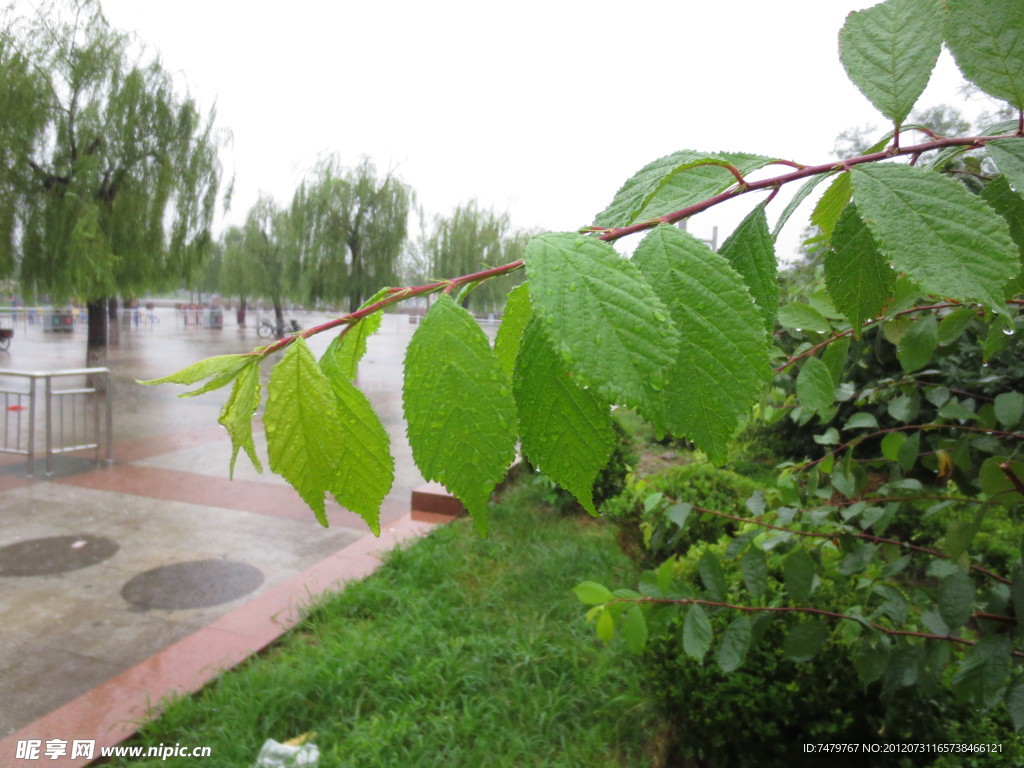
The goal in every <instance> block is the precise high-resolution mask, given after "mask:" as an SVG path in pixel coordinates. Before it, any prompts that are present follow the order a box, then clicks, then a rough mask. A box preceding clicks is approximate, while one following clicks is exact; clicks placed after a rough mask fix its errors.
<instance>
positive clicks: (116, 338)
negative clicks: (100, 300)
mask: <svg viewBox="0 0 1024 768" xmlns="http://www.w3.org/2000/svg"><path fill="white" fill-rule="evenodd" d="M117 310H118V306H117V297H116V296H111V297H110V298H109V299H107V341H106V343H105V346H108V347H109V346H111V345H114V346H117V344H118V342H120V340H121V323H120V322H119V315H120V313H119V312H118V311H117ZM106 355H107V353H106V350H104V352H103V359H104V363H103V365H106Z"/></svg>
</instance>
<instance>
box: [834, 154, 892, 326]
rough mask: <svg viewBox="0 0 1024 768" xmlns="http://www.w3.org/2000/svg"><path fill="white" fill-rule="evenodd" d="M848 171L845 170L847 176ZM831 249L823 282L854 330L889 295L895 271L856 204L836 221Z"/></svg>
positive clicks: (890, 297) (873, 312)
mask: <svg viewBox="0 0 1024 768" xmlns="http://www.w3.org/2000/svg"><path fill="white" fill-rule="evenodd" d="M849 175H850V174H844V176H846V177H847V178H848V177H849ZM832 245H833V246H834V247H833V249H832V250H830V251H826V253H825V257H824V267H825V285H826V287H827V288H828V292H829V295H830V296H831V297H832V300H833V301H834V302H835V304H836V308H837V309H838V310H839V311H840V312H842V313H843V315H845V316H846V318H847V319H848V320H849V321H850V324H851V325H852V326H853V328H854V331H855V332H856V333H857V334H858V337H859V335H860V328H861V326H862V325H863V324H864V322H865V321H866V320H869V319H871V318H872V317H874V316H875V315H877V314H879V313H880V312H881V311H882V309H883V308H884V307H885V305H886V304H887V303H888V302H889V301H890V299H892V295H893V289H894V287H895V285H896V273H895V272H893V270H892V268H891V267H890V266H889V265H888V264H887V263H886V261H885V259H884V258H883V257H882V254H881V253H879V251H878V249H877V248H876V247H875V241H874V239H873V238H872V237H871V230H870V229H869V228H868V226H867V225H866V224H865V223H864V222H863V221H862V220H861V218H860V216H859V214H858V213H857V206H856V205H853V204H851V205H848V206H847V207H846V209H845V210H844V211H843V213H842V215H841V216H840V217H839V221H838V222H837V223H836V229H835V233H834V234H833V236H832Z"/></svg>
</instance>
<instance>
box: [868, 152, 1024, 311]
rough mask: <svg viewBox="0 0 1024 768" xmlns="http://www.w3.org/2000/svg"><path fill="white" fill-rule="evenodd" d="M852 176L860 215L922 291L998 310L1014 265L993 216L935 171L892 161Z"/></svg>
mask: <svg viewBox="0 0 1024 768" xmlns="http://www.w3.org/2000/svg"><path fill="white" fill-rule="evenodd" d="M852 173H853V191H854V196H855V198H856V200H857V207H858V210H859V212H860V215H861V217H862V218H863V219H864V221H865V223H867V225H868V227H869V228H870V230H871V234H872V236H873V237H874V241H875V245H876V246H877V247H878V249H879V250H880V251H881V252H882V254H883V255H884V256H885V257H886V258H887V259H888V260H889V261H890V262H892V263H893V265H894V266H895V267H896V269H897V270H900V271H903V272H906V273H907V274H909V275H910V277H911V278H912V279H913V280H914V281H915V282H917V283H918V284H919V285H920V287H921V288H922V289H923V290H924V291H926V292H928V293H934V294H938V295H940V296H948V297H950V298H954V299H957V300H959V301H964V302H978V303H981V304H986V305H988V306H989V307H991V308H992V309H994V310H996V311H1000V312H1005V311H1006V309H1005V306H1004V304H1003V287H1004V286H1005V285H1006V283H1007V281H1009V280H1010V279H1011V278H1013V277H1014V276H1015V275H1016V274H1017V273H1018V272H1019V271H1020V262H1019V260H1018V255H1017V248H1016V245H1015V244H1014V243H1013V240H1011V239H1010V233H1009V229H1008V227H1007V224H1006V222H1005V221H1004V220H1003V218H1002V217H1001V216H999V214H997V213H996V212H995V211H993V210H992V209H991V208H989V207H988V206H987V205H986V204H985V203H984V202H983V201H982V200H981V199H979V198H978V197H977V196H976V195H973V194H971V193H970V192H968V191H967V189H966V188H965V187H964V186H963V185H962V184H960V183H959V182H958V181H954V180H953V179H949V178H946V177H945V176H942V175H941V174H938V173H933V172H930V171H925V170H922V169H920V168H914V167H911V166H906V165H892V164H881V165H875V166H872V167H870V168H869V167H867V166H857V167H856V168H854V170H853V171H852Z"/></svg>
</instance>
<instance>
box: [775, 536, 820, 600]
mask: <svg viewBox="0 0 1024 768" xmlns="http://www.w3.org/2000/svg"><path fill="white" fill-rule="evenodd" d="M817 571H818V566H817V563H815V562H814V558H813V557H811V556H810V555H809V554H807V550H806V549H804V548H803V547H797V548H796V549H794V550H793V551H792V552H790V553H789V554H788V555H786V559H785V560H783V561H782V576H783V579H784V580H785V583H786V592H787V593H788V594H789V600H790V603H793V604H796V603H802V602H804V601H805V600H806V599H807V598H808V597H809V596H810V594H811V588H812V587H813V586H814V575H815V573H817Z"/></svg>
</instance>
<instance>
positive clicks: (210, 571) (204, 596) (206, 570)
mask: <svg viewBox="0 0 1024 768" xmlns="http://www.w3.org/2000/svg"><path fill="white" fill-rule="evenodd" d="M262 583H263V572H262V571H261V570H260V569H259V568H254V567H253V566H251V565H246V564H245V563H235V562H232V561H231V560H192V561H189V562H186V563H172V564H171V565H163V566H160V567H159V568H153V569H151V570H149V571H143V572H142V573H140V574H138V575H137V576H133V577H132V578H131V579H130V580H129V581H128V582H127V583H126V584H125V585H124V586H123V587H121V597H123V598H124V599H125V600H127V601H128V602H129V603H131V604H132V605H133V606H135V607H136V608H138V609H139V610H143V611H148V610H150V609H152V608H164V609H168V610H182V609H185V608H206V607H208V606H211V605H220V604H221V603H227V602H230V601H232V600H235V599H237V598H239V597H242V596H243V595H247V594H249V593H250V592H252V591H253V590H254V589H256V588H257V587H259V586H260V584H262Z"/></svg>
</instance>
